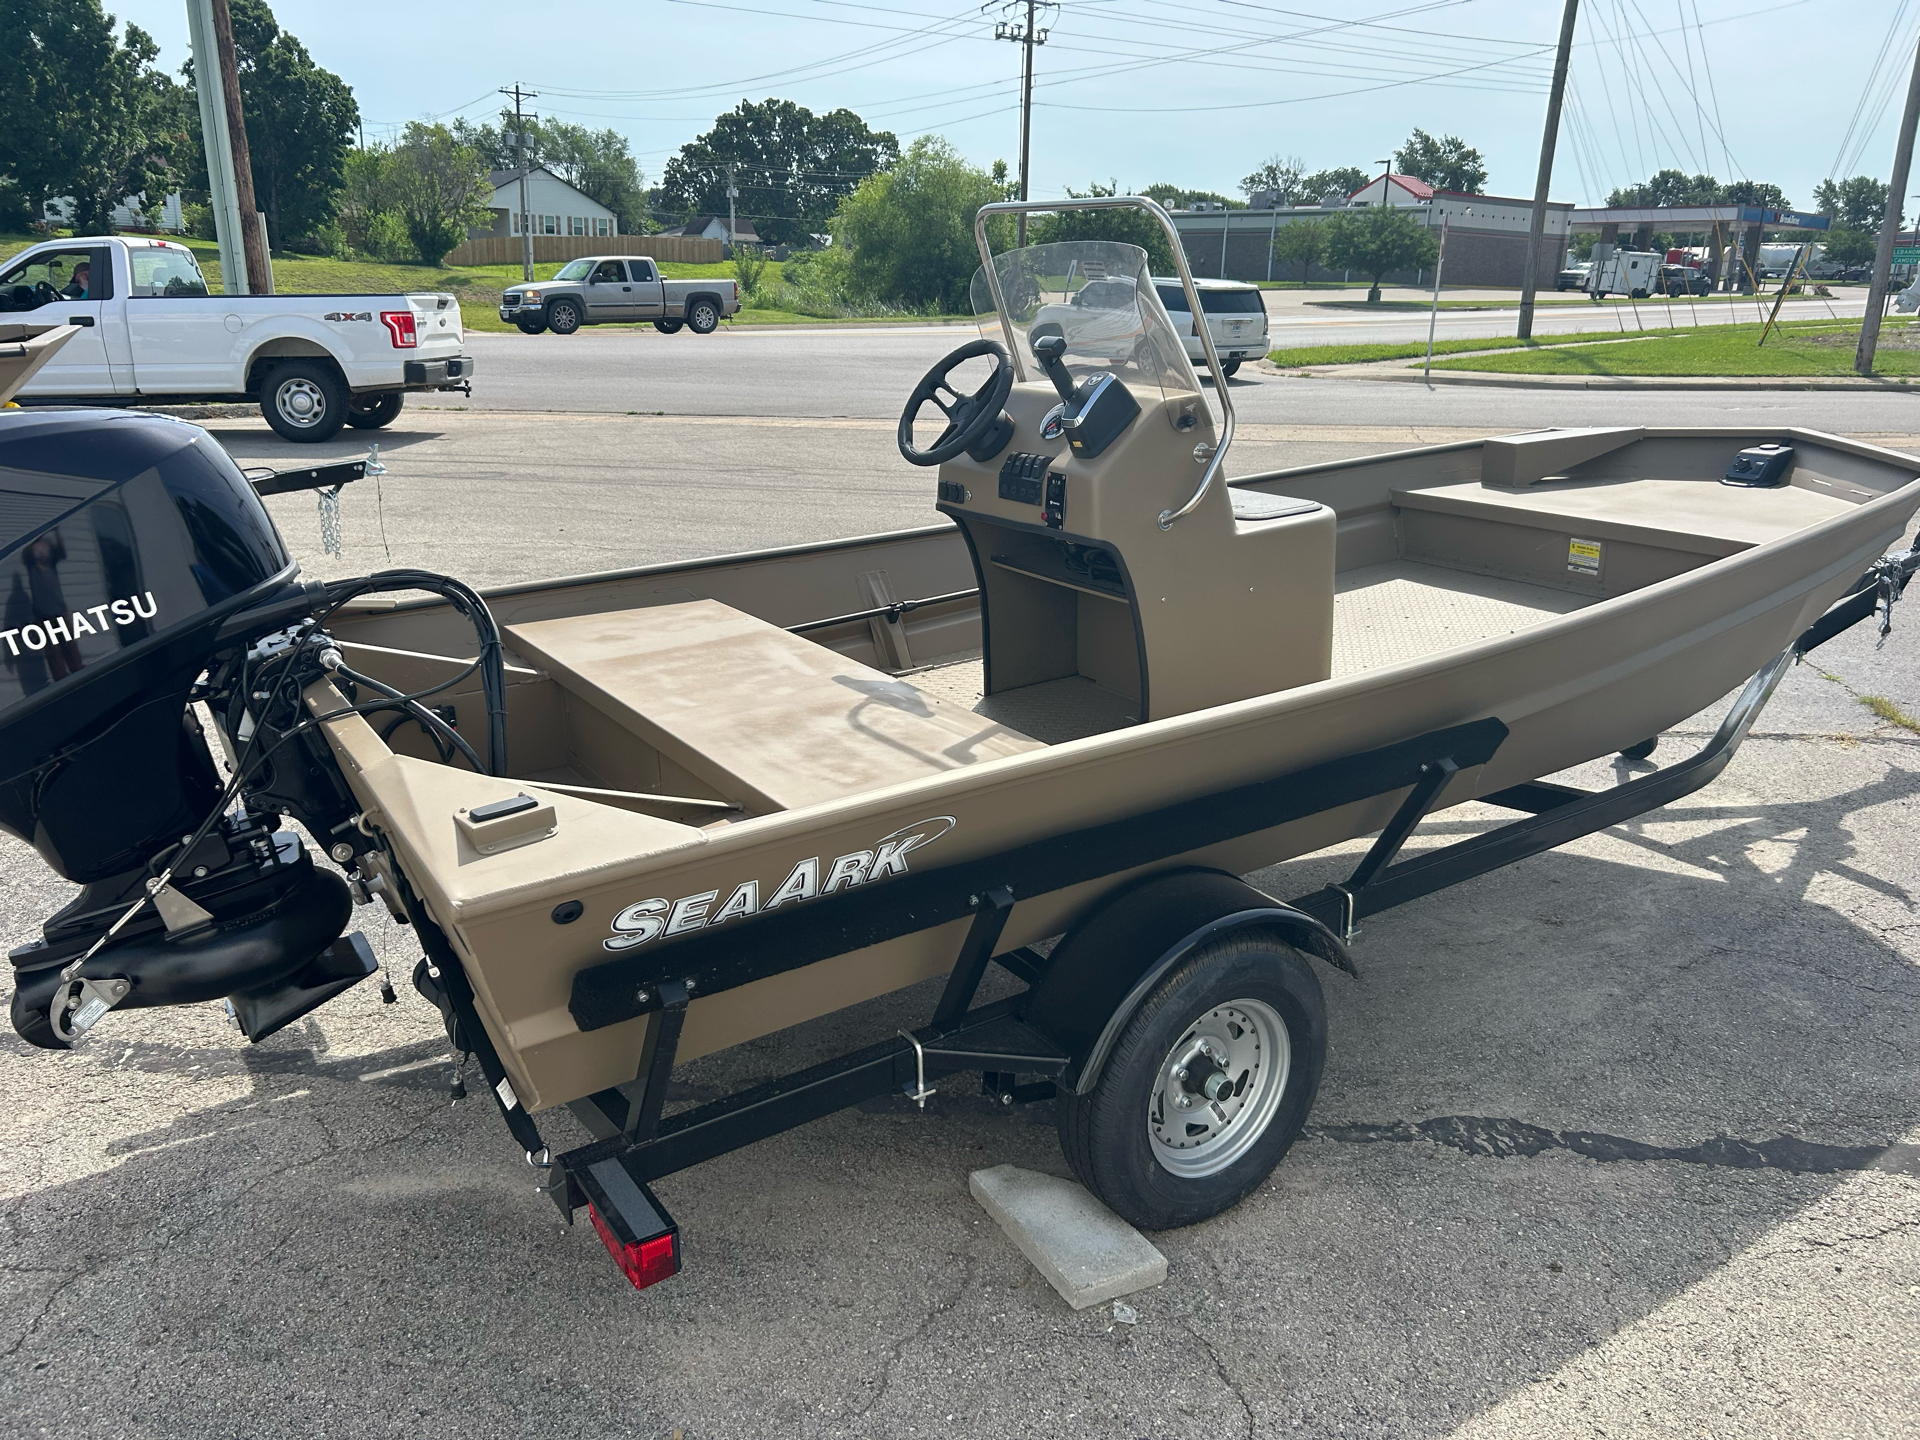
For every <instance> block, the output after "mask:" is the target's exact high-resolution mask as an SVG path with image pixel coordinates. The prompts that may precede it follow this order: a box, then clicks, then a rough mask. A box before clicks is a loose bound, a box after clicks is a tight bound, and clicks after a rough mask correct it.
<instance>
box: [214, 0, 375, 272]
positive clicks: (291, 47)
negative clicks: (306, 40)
mask: <svg viewBox="0 0 1920 1440" xmlns="http://www.w3.org/2000/svg"><path fill="white" fill-rule="evenodd" d="M229 4H230V8H231V10H232V13H233V53H234V59H235V61H236V62H237V66H238V69H239V72H240V103H241V109H242V111H243V113H244V114H245V116H246V123H247V150H248V153H249V155H250V157H251V159H252V161H253V193H254V199H255V201H256V202H257V203H258V204H259V206H260V208H261V209H262V210H264V211H265V212H266V215H267V233H268V234H269V235H270V236H271V237H272V239H273V240H274V242H275V243H276V244H289V243H302V242H304V243H312V242H313V241H314V239H315V237H317V236H319V235H321V234H323V233H324V232H325V231H326V230H327V229H328V228H329V227H330V226H331V225H332V224H333V222H334V219H335V216H336V214H337V211H338V208H339V200H340V187H341V186H342V185H343V184H344V183H345V180H346V167H347V154H348V152H349V151H350V150H351V149H352V148H353V136H354V130H355V128H356V127H357V126H358V125H359V124H360V106H359V104H358V103H357V102H356V101H355V100H354V98H353V91H352V90H351V89H349V88H348V86H347V82H346V81H344V80H342V79H341V78H340V77H339V76H338V75H335V74H334V73H333V72H332V71H330V70H323V69H321V68H320V67H319V66H318V65H316V64H314V61H313V56H312V55H310V54H308V53H307V47H306V46H304V45H302V44H301V43H300V42H299V41H298V40H297V39H295V38H294V37H293V36H292V35H291V34H289V33H288V32H286V31H285V30H282V29H281V28H280V25H279V22H278V21H276V20H275V19H274V18H273V11H272V10H271V9H269V8H268V7H267V5H266V3H265V0H229ZM181 73H182V74H184V75H185V76H186V77H187V81H188V84H189V85H191V84H192V81H193V62H192V61H188V62H187V64H186V65H184V66H182V67H181ZM190 125H191V131H192V135H193V145H192V157H193V158H192V160H191V162H190V164H189V165H188V167H187V183H188V184H190V185H192V186H195V187H196V188H198V189H201V190H204V189H206V188H207V166H206V146H205V142H204V141H203V140H202V138H201V131H200V109H199V106H198V105H194V106H193V107H191V111H190Z"/></svg>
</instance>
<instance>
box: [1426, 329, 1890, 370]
mask: <svg viewBox="0 0 1920 1440" xmlns="http://www.w3.org/2000/svg"><path fill="white" fill-rule="evenodd" d="M1912 325H1913V322H1912V321H1910V320H1906V319H1903V318H1899V317H1893V316H1890V317H1888V319H1887V322H1886V324H1885V325H1884V326H1883V327H1882V329H1881V332H1880V336H1881V343H1880V349H1879V353H1878V355H1877V356H1876V358H1875V373H1876V374H1880V375H1887V376H1920V348H1915V349H1907V348H1905V344H1906V342H1907V341H1908V339H1909V336H1912V337H1913V338H1920V331H1914V330H1913V329H1912ZM1760 332H1761V327H1760V326H1759V325H1757V324H1756V325H1715V326H1712V327H1702V328H1700V329H1698V330H1693V329H1686V330H1671V331H1660V332H1658V333H1656V334H1654V335H1653V336H1652V337H1651V338H1649V339H1648V340H1646V341H1644V342H1642V343H1639V344H1633V345H1595V344H1592V343H1591V338H1590V337H1581V338H1582V339H1584V340H1587V342H1588V343H1584V344H1566V343H1561V344H1556V345H1551V346H1542V347H1541V348H1539V349H1536V350H1526V351H1516V352H1514V353H1512V354H1507V355H1486V356H1482V357H1478V358H1475V359H1469V360H1447V361H1436V362H1435V363H1434V369H1436V370H1480V371H1491V372H1494V373H1497V374H1502V375H1688V376H1695V375H1754V376H1761V375H1839V376H1844V375H1851V374H1853V349H1854V345H1855V343H1856V342H1857V341H1858V340H1859V337H1860V327H1859V326H1858V325H1857V324H1848V323H1847V322H1845V321H1840V322H1834V321H1830V320H1799V321H1793V322H1791V323H1789V324H1787V325H1784V326H1776V327H1775V329H1774V333H1773V334H1772V335H1771V336H1769V337H1768V339H1767V343H1766V346H1765V348H1764V349H1763V348H1761V347H1760V344H1759V340H1760Z"/></svg>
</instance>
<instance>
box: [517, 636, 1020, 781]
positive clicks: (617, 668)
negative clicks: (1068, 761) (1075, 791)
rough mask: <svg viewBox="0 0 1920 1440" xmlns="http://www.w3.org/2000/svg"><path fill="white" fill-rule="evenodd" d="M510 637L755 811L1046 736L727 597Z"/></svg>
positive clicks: (588, 698)
mask: <svg viewBox="0 0 1920 1440" xmlns="http://www.w3.org/2000/svg"><path fill="white" fill-rule="evenodd" d="M506 637H507V641H508V643H509V644H510V645H511V646H512V647H513V648H514V649H515V650H517V651H518V652H519V653H520V654H521V655H523V656H525V657H526V658H527V659H529V660H531V661H533V662H535V663H537V664H539V665H540V666H542V667H543V668H545V669H546V670H548V671H549V672H550V673H551V674H552V675H553V676H554V678H555V679H556V680H557V681H558V682H559V684H560V686H561V688H562V689H564V690H566V691H568V692H569V693H570V694H572V695H574V696H577V697H578V698H579V699H581V700H582V701H584V702H585V703H587V704H590V705H592V706H594V707H595V708H596V709H598V710H599V711H601V712H602V713H603V714H605V715H606V716H607V717H609V718H610V719H612V720H613V721H614V722H615V723H616V724H617V725H619V726H621V727H622V728H624V729H625V730H627V731H628V732H630V733H631V734H633V735H634V736H636V737H637V738H638V739H640V740H642V741H644V742H645V743H646V744H648V745H650V746H652V747H653V748H654V749H655V750H657V751H659V752H660V754H661V755H662V756H663V757H665V758H667V759H670V760H672V761H673V762H674V763H676V764H678V765H680V766H682V767H683V768H685V769H686V770H687V771H689V772H690V773H692V774H693V775H696V776H698V777H699V778H700V779H701V780H703V781H704V782H706V783H707V784H709V785H712V786H713V787H714V788H715V789H716V790H718V791H719V792H720V793H721V794H723V795H725V796H726V797H728V798H729V799H731V800H735V801H737V802H739V803H741V804H743V805H745V806H746V807H747V808H748V809H749V810H752V811H756V812H764V811H768V810H791V809H798V808H799V807H801V806H804V805H812V804H817V803H819V802H821V801H826V800H839V799H844V798H845V797H846V796H847V795H848V794H850V793H854V792H858V791H863V790H872V789H877V788H879V787H880V786H883V785H892V784H896V783H899V782H901V781H906V780H920V779H924V778H926V777H927V776H929V775H932V774H936V773H938V772H940V771H943V770H952V769H956V768H958V767H960V766H965V765H973V764H977V763H979V762H980V761H983V760H992V759H998V758H999V757H1001V756H1005V755H1017V754H1020V753H1022V752H1024V751H1028V750H1037V749H1041V748H1043V747H1042V745H1041V742H1039V741H1037V740H1032V739H1029V738H1028V737H1027V736H1025V735H1022V734H1020V733H1018V732H1017V731H1013V730H1009V729H1007V728H1006V727H1005V726H1004V725H1000V724H998V723H996V722H994V721H992V720H989V719H987V718H985V717H983V716H980V715H975V714H973V713H972V712H971V711H968V710H965V709H962V708H961V707H960V706H957V705H954V704H952V703H950V702H948V701H945V700H940V699H938V698H936V697H934V696H932V695H928V694H926V693H924V692H923V691H920V690H917V689H915V688H914V687H913V686H911V685H909V684H907V683H906V682H905V681H902V680H896V679H894V678H893V677H892V676H889V675H884V674H882V673H881V672H880V671H878V670H872V669H869V668H868V667H867V666H865V665H861V664H858V663H856V662H855V661H852V660H849V659H848V658H847V657H846V656H844V655H841V654H839V653H838V652H836V651H833V650H829V649H827V648H825V647H824V646H821V645H816V644H814V643H813V642H812V641H810V640H805V639H803V638H801V637H800V636H798V635H792V634H789V633H788V632H787V631H785V630H783V629H781V628H780V627H779V626H777V625H771V624H769V623H767V622H766V621H764V620H759V619H756V618H755V617H753V616H751V615H748V614H745V613H744V612H742V611H739V610H735V609H734V608H732V607H731V606H729V605H723V604H721V603H720V602H718V601H716V600H689V601H685V602H683V603H679V604H671V605H655V606H648V607H646V608H643V609H636V610H616V611H609V612H607V613H605V614H600V615H575V616H568V617H566V618H563V619H557V620H534V621H529V622H527V623H525V624H519V625H509V626H507V627H506Z"/></svg>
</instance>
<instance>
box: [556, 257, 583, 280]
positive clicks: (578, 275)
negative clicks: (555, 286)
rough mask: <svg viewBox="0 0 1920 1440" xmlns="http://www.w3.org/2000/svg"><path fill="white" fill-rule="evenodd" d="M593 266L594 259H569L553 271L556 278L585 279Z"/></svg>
mask: <svg viewBox="0 0 1920 1440" xmlns="http://www.w3.org/2000/svg"><path fill="white" fill-rule="evenodd" d="M592 268H593V261H591V260H569V261H568V262H567V263H566V264H565V265H562V266H561V267H560V268H559V269H558V270H556V271H554V272H553V278H554V279H556V280H584V279H586V278H587V272H588V271H589V270H591V269H592Z"/></svg>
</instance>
